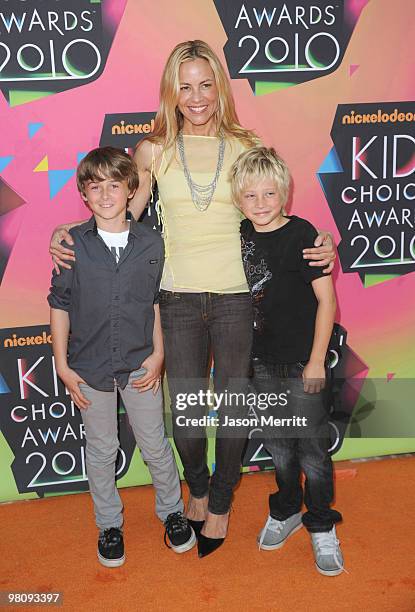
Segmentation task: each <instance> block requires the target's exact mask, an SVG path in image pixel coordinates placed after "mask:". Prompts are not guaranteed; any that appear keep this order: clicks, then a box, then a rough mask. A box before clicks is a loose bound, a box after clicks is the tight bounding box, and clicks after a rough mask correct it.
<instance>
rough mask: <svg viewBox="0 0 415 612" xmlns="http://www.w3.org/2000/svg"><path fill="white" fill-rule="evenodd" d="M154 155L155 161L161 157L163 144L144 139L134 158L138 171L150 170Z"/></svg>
mask: <svg viewBox="0 0 415 612" xmlns="http://www.w3.org/2000/svg"><path fill="white" fill-rule="evenodd" d="M153 155H154V158H155V161H156V162H157V160H158V159H160V158H161V155H162V146H161V145H160V144H154V143H151V142H150V141H148V140H142V141H141V142H140V143H139V145H138V146H137V148H136V150H135V153H134V160H135V163H136V164H137V168H138V171H139V172H140V171H141V172H143V171H145V170H147V171H148V172H150V170H151V165H152V159H153Z"/></svg>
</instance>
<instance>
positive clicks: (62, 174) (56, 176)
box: [48, 169, 75, 199]
mask: <svg viewBox="0 0 415 612" xmlns="http://www.w3.org/2000/svg"><path fill="white" fill-rule="evenodd" d="M74 174H75V169H73V170H49V171H48V176H49V195H50V199H52V198H54V197H55V195H56V194H57V193H59V192H60V191H61V189H62V188H63V187H64V186H65V185H66V183H67V182H68V181H70V180H71V178H72V177H73V175H74Z"/></svg>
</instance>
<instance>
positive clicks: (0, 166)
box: [0, 155, 14, 172]
mask: <svg viewBox="0 0 415 612" xmlns="http://www.w3.org/2000/svg"><path fill="white" fill-rule="evenodd" d="M13 158H14V155H6V156H5V157H0V172H3V170H4V169H5V168H6V167H7V166H8V165H9V164H10V162H11V161H12V159H13Z"/></svg>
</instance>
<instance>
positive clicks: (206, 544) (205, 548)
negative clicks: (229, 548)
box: [197, 533, 225, 559]
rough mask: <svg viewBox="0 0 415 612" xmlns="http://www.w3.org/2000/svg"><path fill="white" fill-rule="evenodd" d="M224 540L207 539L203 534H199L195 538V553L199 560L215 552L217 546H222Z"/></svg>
mask: <svg viewBox="0 0 415 612" xmlns="http://www.w3.org/2000/svg"><path fill="white" fill-rule="evenodd" d="M224 541H225V538H207V537H206V536H204V535H203V533H199V535H198V537H197V552H198V555H199V558H200V559H201V558H202V557H206V556H207V555H210V554H211V553H213V552H215V550H216V549H217V548H219V546H222V544H223V543H224Z"/></svg>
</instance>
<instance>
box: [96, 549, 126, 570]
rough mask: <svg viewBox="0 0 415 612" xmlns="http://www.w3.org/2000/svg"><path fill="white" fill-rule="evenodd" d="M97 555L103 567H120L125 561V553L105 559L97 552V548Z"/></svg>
mask: <svg viewBox="0 0 415 612" xmlns="http://www.w3.org/2000/svg"><path fill="white" fill-rule="evenodd" d="M97 557H98V561H99V562H100V563H101V565H104V566H105V567H120V566H121V565H124V563H125V555H123V556H122V557H120V558H119V559H106V558H105V557H102V556H101V555H100V554H99V550H97Z"/></svg>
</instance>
